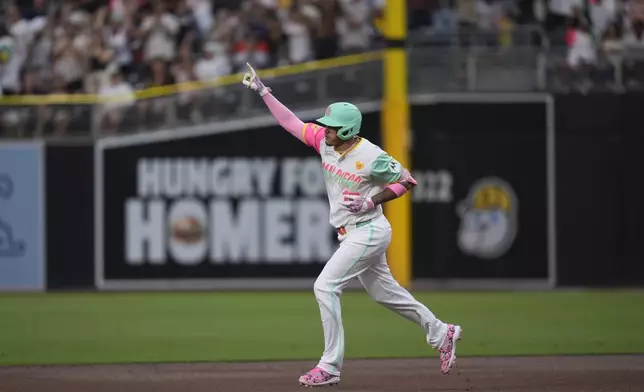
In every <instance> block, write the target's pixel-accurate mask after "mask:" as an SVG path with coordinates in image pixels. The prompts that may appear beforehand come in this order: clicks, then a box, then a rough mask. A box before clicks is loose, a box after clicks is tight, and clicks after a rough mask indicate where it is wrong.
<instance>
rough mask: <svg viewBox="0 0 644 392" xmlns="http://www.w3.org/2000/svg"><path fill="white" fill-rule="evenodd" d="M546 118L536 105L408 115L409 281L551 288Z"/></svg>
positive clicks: (448, 108) (543, 103) (441, 106)
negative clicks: (524, 283)
mask: <svg viewBox="0 0 644 392" xmlns="http://www.w3.org/2000/svg"><path fill="white" fill-rule="evenodd" d="M488 98H489V97H488ZM548 110H549V107H548V104H547V100H544V99H543V98H541V99H538V98H537V99H536V100H528V101H514V100H512V99H511V98H505V101H490V100H489V99H486V100H484V101H481V102H476V101H472V100H471V98H470V100H469V101H468V100H463V101H458V100H453V101H450V102H440V101H438V102H432V103H428V104H425V105H414V106H413V107H412V112H411V113H412V124H413V129H414V139H413V154H412V156H413V166H412V167H413V172H414V176H415V177H416V178H417V179H418V180H419V185H418V187H417V189H415V190H414V193H413V196H412V197H413V204H412V205H413V207H412V208H413V223H412V225H413V244H414V245H413V257H414V266H413V274H414V278H415V279H422V278H427V279H437V280H441V281H443V282H445V281H450V280H461V281H468V280H469V281H472V280H493V281H495V282H497V283H498V281H503V280H505V281H518V280H535V281H537V280H541V281H543V282H545V284H548V282H550V283H552V282H551V280H552V278H553V277H552V274H554V269H553V268H552V266H551V264H552V263H553V262H554V260H552V259H551V257H554V256H553V255H554V254H555V252H554V248H553V246H554V243H551V241H550V240H551V239H552V238H551V236H550V235H551V233H550V230H549V228H550V227H553V226H551V224H552V225H553V224H554V222H551V221H550V219H552V218H553V216H552V215H551V208H552V201H553V194H554V193H553V192H554V188H553V187H554V179H553V178H552V177H551V176H550V174H551V173H550V174H549V165H550V164H553V162H552V160H554V154H552V152H550V151H549V149H550V147H551V145H550V144H549V138H550V137H551V136H552V134H549V131H548V113H547V112H548ZM553 234H554V233H553Z"/></svg>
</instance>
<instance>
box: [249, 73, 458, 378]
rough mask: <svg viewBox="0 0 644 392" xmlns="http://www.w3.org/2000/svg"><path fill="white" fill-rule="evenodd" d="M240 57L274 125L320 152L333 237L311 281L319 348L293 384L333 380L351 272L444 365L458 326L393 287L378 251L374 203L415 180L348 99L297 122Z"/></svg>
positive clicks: (380, 229)
mask: <svg viewBox="0 0 644 392" xmlns="http://www.w3.org/2000/svg"><path fill="white" fill-rule="evenodd" d="M247 65H248V72H247V73H246V74H244V77H243V80H242V83H243V84H244V85H245V86H246V87H248V88H250V89H251V90H253V91H256V92H257V93H259V95H260V96H261V97H262V98H263V100H264V102H265V103H266V105H267V106H268V109H269V110H270V112H271V114H272V115H273V117H274V118H275V119H276V120H277V122H278V123H279V124H280V126H282V127H283V128H284V129H286V130H287V131H288V132H289V133H291V134H292V135H293V136H295V137H296V138H298V139H299V140H300V141H301V142H302V143H304V144H305V145H307V146H309V147H311V148H313V149H314V150H315V151H316V152H317V153H318V154H320V157H321V159H322V170H323V172H324V180H325V185H326V189H327V194H328V198H329V204H330V207H331V211H330V219H329V220H330V223H331V225H332V226H333V227H335V228H336V230H337V232H338V240H339V241H340V246H339V248H338V249H337V250H336V252H335V253H334V254H333V256H331V259H329V261H328V262H327V263H326V265H325V266H324V269H323V270H322V272H321V273H320V276H319V277H318V278H317V280H316V281H315V284H314V286H313V288H314V292H315V298H316V299H317V301H318V304H319V306H320V314H321V316H322V326H323V329H324V346H325V347H324V354H323V355H322V358H321V359H320V361H319V363H318V365H317V366H316V367H315V368H313V369H312V370H310V371H309V372H307V373H306V374H304V375H302V376H301V377H300V379H299V381H300V384H301V385H304V386H322V385H332V384H337V383H339V382H340V372H341V370H342V362H343V359H344V330H343V327H342V316H341V312H340V295H341V294H342V290H343V289H344V288H345V287H346V286H347V284H348V283H349V282H350V281H351V280H352V279H354V278H358V279H359V280H360V282H361V283H362V285H363V286H364V287H365V289H366V290H367V292H368V293H369V295H370V296H371V298H373V299H374V300H375V301H376V302H378V303H379V304H381V305H383V306H385V307H386V308H388V309H391V310H393V311H394V312H396V313H398V314H400V315H401V316H403V317H405V318H407V319H408V320H411V321H413V322H415V323H416V324H418V325H420V326H421V327H422V328H423V329H424V331H425V334H426V341H427V343H428V344H429V345H430V346H431V347H432V348H434V349H435V350H437V351H438V352H439V356H440V362H441V371H442V372H443V373H444V374H447V373H449V371H450V369H451V368H452V365H453V364H454V360H455V359H456V355H455V354H456V341H457V340H459V339H460V337H461V327H460V326H458V325H453V324H446V323H444V322H443V321H441V320H439V319H438V318H436V316H435V315H434V314H433V313H432V312H431V311H430V310H429V309H427V307H426V306H425V305H423V304H421V303H420V302H418V301H416V299H414V297H412V295H411V294H410V293H409V292H408V291H407V290H405V289H404V288H403V287H401V286H400V285H399V284H398V282H396V280H395V279H394V278H393V276H392V275H391V271H390V270H389V266H388V265H387V259H386V256H385V252H386V250H387V247H388V246H389V243H390V241H391V225H390V224H389V222H388V221H387V218H385V216H384V215H383V212H382V204H383V203H386V202H388V201H390V200H394V199H396V198H398V197H401V196H403V195H404V194H405V193H407V192H408V191H409V190H410V189H412V188H413V187H414V186H415V185H416V181H415V180H414V179H413V178H412V176H411V175H410V174H409V171H408V170H406V169H405V168H404V167H401V165H400V163H398V162H397V161H396V160H395V159H394V158H392V157H391V156H389V155H388V154H387V153H386V152H384V151H383V150H381V149H380V148H379V147H378V146H376V145H374V144H372V143H371V142H369V141H368V140H366V139H364V138H361V137H359V136H358V133H359V132H360V125H361V123H362V114H361V113H360V110H359V109H358V108H357V107H356V106H354V105H352V104H350V103H347V102H336V103H333V104H331V105H330V106H329V107H328V108H327V110H326V113H325V115H324V116H323V117H321V118H319V119H317V120H316V123H317V124H316V123H303V122H302V121H301V120H300V119H299V118H297V116H295V114H293V113H292V112H291V111H290V110H289V109H288V108H286V107H285V106H284V105H282V103H280V102H279V101H278V100H277V99H276V98H275V97H274V96H273V95H272V94H271V89H270V88H268V87H266V86H265V85H264V84H263V83H262V81H261V80H260V78H259V77H258V76H257V73H256V72H255V70H254V69H253V67H251V66H250V64H247ZM318 124H322V126H320V125H318Z"/></svg>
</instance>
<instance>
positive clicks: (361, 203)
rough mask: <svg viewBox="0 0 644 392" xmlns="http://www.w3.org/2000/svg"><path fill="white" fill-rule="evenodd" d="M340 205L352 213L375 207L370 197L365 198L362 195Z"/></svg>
mask: <svg viewBox="0 0 644 392" xmlns="http://www.w3.org/2000/svg"><path fill="white" fill-rule="evenodd" d="M342 205H343V206H345V207H347V208H348V209H349V211H351V212H353V213H354V214H356V213H358V212H362V211H368V210H373V209H374V208H376V205H375V204H374V202H373V201H372V200H371V199H365V198H364V197H356V198H355V199H352V200H350V201H348V202H344V203H342Z"/></svg>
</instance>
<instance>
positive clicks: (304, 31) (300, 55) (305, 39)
mask: <svg viewBox="0 0 644 392" xmlns="http://www.w3.org/2000/svg"><path fill="white" fill-rule="evenodd" d="M280 15H281V21H282V31H283V32H284V34H285V35H286V37H287V40H288V42H287V55H286V59H287V61H288V62H289V63H291V64H297V63H302V62H305V61H310V60H313V39H312V30H313V23H312V21H311V20H310V19H309V17H307V16H306V14H305V13H304V11H303V8H302V6H301V5H300V2H299V1H297V0H295V1H293V3H292V4H291V7H290V9H289V10H286V11H285V12H284V11H283V12H281V13H280Z"/></svg>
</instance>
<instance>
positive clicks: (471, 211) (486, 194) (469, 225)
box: [457, 177, 518, 259]
mask: <svg viewBox="0 0 644 392" xmlns="http://www.w3.org/2000/svg"><path fill="white" fill-rule="evenodd" d="M517 211H518V200H517V197H516V194H515V193H514V191H513V189H512V187H511V186H510V184H508V183H507V182H505V181H503V180H501V179H499V178H496V177H487V178H483V179H480V180H479V181H477V182H475V183H474V184H473V185H472V187H471V188H470V192H469V194H468V196H467V198H466V199H465V200H464V201H462V202H461V203H460V204H459V205H458V208H457V213H458V215H459V216H460V218H461V225H460V228H459V231H458V246H459V247H460V249H461V251H463V253H465V254H469V255H473V256H478V257H480V258H483V259H493V258H496V257H499V256H502V255H503V254H505V253H506V252H507V251H508V250H509V249H510V247H511V246H512V244H513V243H514V239H515V238H516V234H517Z"/></svg>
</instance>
